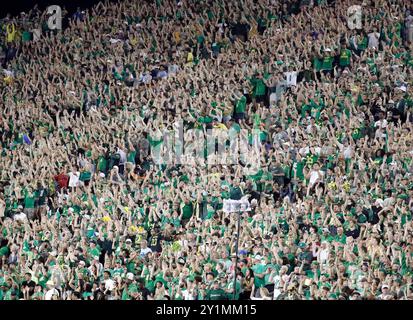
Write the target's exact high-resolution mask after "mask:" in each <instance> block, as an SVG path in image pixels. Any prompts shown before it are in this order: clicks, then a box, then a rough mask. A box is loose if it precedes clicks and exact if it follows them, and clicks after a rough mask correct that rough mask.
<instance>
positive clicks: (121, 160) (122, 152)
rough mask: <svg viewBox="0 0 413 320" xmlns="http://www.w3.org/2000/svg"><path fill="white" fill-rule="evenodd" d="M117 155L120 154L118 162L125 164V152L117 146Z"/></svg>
mask: <svg viewBox="0 0 413 320" xmlns="http://www.w3.org/2000/svg"><path fill="white" fill-rule="evenodd" d="M117 153H118V155H119V156H120V161H119V164H125V163H126V153H125V151H123V150H122V149H119V148H118V152H117Z"/></svg>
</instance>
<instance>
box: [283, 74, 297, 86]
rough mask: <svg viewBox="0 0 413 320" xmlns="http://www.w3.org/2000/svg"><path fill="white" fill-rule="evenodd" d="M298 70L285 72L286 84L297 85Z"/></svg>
mask: <svg viewBox="0 0 413 320" xmlns="http://www.w3.org/2000/svg"><path fill="white" fill-rule="evenodd" d="M297 74H298V73H297V72H296V71H293V72H284V75H285V79H286V80H285V81H286V82H285V84H286V85H287V86H296V85H297Z"/></svg>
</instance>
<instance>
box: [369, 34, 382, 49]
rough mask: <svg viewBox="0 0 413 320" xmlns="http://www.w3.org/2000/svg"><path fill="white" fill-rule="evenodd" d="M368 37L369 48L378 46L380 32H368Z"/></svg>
mask: <svg viewBox="0 0 413 320" xmlns="http://www.w3.org/2000/svg"><path fill="white" fill-rule="evenodd" d="M368 37H369V48H378V47H379V39H380V33H378V32H372V33H369V34H368Z"/></svg>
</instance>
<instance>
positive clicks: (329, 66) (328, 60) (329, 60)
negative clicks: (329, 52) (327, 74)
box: [322, 56, 334, 70]
mask: <svg viewBox="0 0 413 320" xmlns="http://www.w3.org/2000/svg"><path fill="white" fill-rule="evenodd" d="M333 61H334V57H333V56H327V57H324V59H323V65H322V70H333Z"/></svg>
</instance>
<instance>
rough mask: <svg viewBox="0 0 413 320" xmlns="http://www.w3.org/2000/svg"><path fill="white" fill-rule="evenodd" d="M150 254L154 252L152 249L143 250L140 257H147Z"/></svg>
mask: <svg viewBox="0 0 413 320" xmlns="http://www.w3.org/2000/svg"><path fill="white" fill-rule="evenodd" d="M149 252H152V249H151V248H145V249H141V252H140V255H141V256H146V255H147V254H148V253H149Z"/></svg>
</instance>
